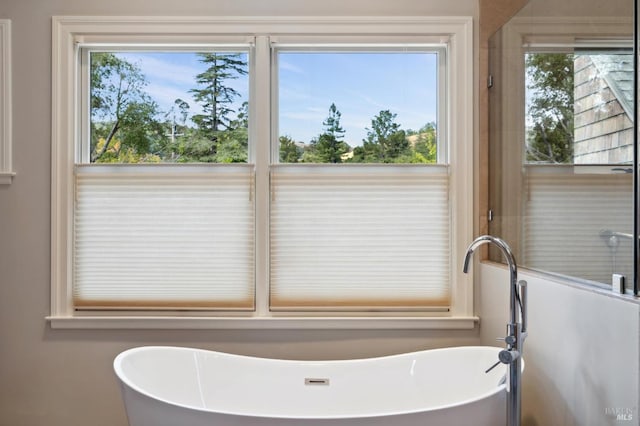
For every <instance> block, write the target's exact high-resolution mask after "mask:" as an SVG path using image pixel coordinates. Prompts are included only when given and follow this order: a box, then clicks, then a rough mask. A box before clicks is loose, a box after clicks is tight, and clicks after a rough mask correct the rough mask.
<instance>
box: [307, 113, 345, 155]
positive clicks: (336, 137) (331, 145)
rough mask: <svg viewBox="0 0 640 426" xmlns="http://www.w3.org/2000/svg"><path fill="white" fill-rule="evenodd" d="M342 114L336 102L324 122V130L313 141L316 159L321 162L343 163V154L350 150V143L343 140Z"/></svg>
mask: <svg viewBox="0 0 640 426" xmlns="http://www.w3.org/2000/svg"><path fill="white" fill-rule="evenodd" d="M341 117H342V114H341V113H340V111H338V108H337V107H336V105H335V104H334V103H332V104H331V106H330V107H329V116H328V117H327V119H326V120H325V121H323V122H322V125H323V126H324V131H323V132H322V134H321V135H320V136H318V139H316V140H314V141H313V142H312V150H313V151H314V154H315V158H316V161H317V162H319V163H341V162H342V156H343V155H344V154H346V153H347V152H349V149H350V148H349V145H348V144H347V143H346V142H345V141H344V140H342V138H343V137H344V133H345V131H344V129H343V128H342V126H341V125H340V118H341Z"/></svg>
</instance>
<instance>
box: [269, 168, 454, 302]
mask: <svg viewBox="0 0 640 426" xmlns="http://www.w3.org/2000/svg"><path fill="white" fill-rule="evenodd" d="M447 171H448V169H447V166H428V167H425V166H419V167H414V166H406V167H403V166H389V165H385V166H382V165H380V166H363V167H351V166H347V167H343V166H339V167H331V166H326V165H324V166H315V167H314V166H299V165H298V166H291V167H287V166H279V167H275V168H274V169H273V170H272V177H271V179H272V191H273V193H272V200H271V222H270V227H271V228H270V232H271V246H270V255H271V265H270V275H271V293H270V303H271V309H273V310H295V309H301V308H302V309H304V308H307V309H334V308H335V309H354V310H384V309H390V310H393V309H412V308H415V309H428V308H436V309H446V308H447V307H448V306H449V303H450V289H449V278H450V277H449V274H450V272H449V271H450V265H449V251H450V246H451V244H450V230H449V202H448V173H447Z"/></svg>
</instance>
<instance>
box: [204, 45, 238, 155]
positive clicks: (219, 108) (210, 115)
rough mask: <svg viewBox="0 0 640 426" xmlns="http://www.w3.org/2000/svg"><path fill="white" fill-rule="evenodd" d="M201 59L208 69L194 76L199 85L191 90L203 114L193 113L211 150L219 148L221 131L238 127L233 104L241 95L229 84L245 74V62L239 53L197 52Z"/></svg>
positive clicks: (214, 151) (214, 150) (215, 150)
mask: <svg viewBox="0 0 640 426" xmlns="http://www.w3.org/2000/svg"><path fill="white" fill-rule="evenodd" d="M199 56H200V61H201V62H203V63H204V64H207V65H208V68H207V69H206V70H205V71H204V72H203V73H200V74H198V75H197V76H196V82H197V83H198V85H199V88H197V89H192V90H191V93H193V94H194V99H195V100H196V102H198V103H199V104H200V106H201V107H202V110H203V114H198V115H195V116H193V118H192V120H193V122H194V123H195V124H196V125H197V126H198V128H199V130H200V132H201V133H202V134H203V136H204V137H205V138H206V139H208V140H209V141H211V149H210V151H211V152H213V153H214V154H215V153H216V152H217V150H218V143H219V139H225V138H228V136H225V137H224V138H220V136H221V135H220V133H221V132H223V131H228V130H234V129H237V126H238V118H237V117H235V118H234V117H233V115H232V114H233V113H234V112H235V111H234V109H233V108H232V104H233V103H234V102H235V100H236V98H238V97H239V96H240V94H239V93H238V91H237V90H235V89H234V88H233V87H231V86H230V85H229V83H230V81H231V80H236V79H238V78H240V77H241V76H243V75H246V74H247V61H246V59H245V55H244V54H239V53H200V54H199Z"/></svg>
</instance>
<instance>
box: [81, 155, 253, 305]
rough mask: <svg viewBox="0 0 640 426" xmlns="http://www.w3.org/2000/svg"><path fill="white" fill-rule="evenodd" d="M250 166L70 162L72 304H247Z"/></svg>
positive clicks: (250, 268)
mask: <svg viewBox="0 0 640 426" xmlns="http://www.w3.org/2000/svg"><path fill="white" fill-rule="evenodd" d="M252 170H253V167H252V166H251V165H238V166H235V165H231V166H224V165H216V166H210V165H209V166H207V165H189V166H186V165H177V166H176V165H129V166H113V165H110V166H109V165H84V166H77V167H76V174H75V179H76V182H75V184H76V201H75V223H74V231H75V232H74V238H75V244H74V245H75V249H74V275H75V276H74V288H73V299H74V305H75V307H76V308H77V309H83V308H84V309H91V308H99V309H104V308H110V307H112V308H115V309H127V308H132V309H145V308H148V309H183V308H188V309H198V308H203V309H210V308H217V309H253V307H254V293H255V291H254V222H255V220H254V210H255V209H254V202H253V199H252V196H251V190H252V183H251V182H252V179H253V172H252Z"/></svg>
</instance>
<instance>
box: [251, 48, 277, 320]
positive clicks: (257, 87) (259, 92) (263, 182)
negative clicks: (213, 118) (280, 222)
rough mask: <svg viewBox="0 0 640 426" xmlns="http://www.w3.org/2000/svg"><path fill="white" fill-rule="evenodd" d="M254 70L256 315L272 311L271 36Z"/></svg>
mask: <svg viewBox="0 0 640 426" xmlns="http://www.w3.org/2000/svg"><path fill="white" fill-rule="evenodd" d="M253 53H254V55H253V61H251V64H252V70H251V71H252V72H251V76H252V78H251V83H250V84H251V85H252V87H251V98H252V101H251V106H250V112H249V114H250V116H251V117H252V118H251V120H250V122H251V126H252V127H251V135H250V137H251V141H252V143H251V145H252V147H253V155H254V157H253V158H254V161H255V165H256V174H255V179H256V182H255V194H256V199H255V202H256V204H255V206H256V228H255V229H256V238H255V244H256V250H255V254H256V315H258V316H265V315H268V313H269V280H268V277H269V193H270V189H269V160H270V151H271V148H270V139H271V111H270V108H269V107H268V106H270V105H272V103H271V98H270V95H271V92H272V91H271V77H270V76H271V52H270V43H269V37H268V36H257V37H256V42H255V47H254V51H253Z"/></svg>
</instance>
